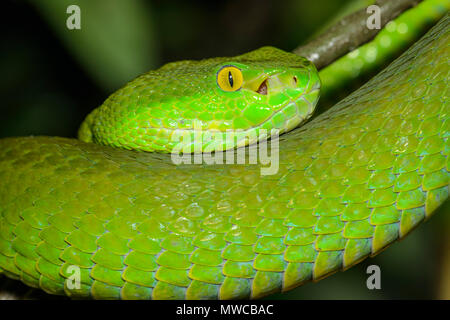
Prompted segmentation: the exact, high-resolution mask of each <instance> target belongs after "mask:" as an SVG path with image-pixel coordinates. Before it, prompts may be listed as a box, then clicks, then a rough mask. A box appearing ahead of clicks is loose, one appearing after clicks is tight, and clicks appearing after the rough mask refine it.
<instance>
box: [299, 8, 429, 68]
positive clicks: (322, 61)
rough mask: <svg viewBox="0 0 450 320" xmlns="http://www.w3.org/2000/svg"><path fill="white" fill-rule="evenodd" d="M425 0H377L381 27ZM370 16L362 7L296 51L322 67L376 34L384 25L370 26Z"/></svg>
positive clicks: (318, 66)
mask: <svg viewBox="0 0 450 320" xmlns="http://www.w3.org/2000/svg"><path fill="white" fill-rule="evenodd" d="M421 1H422V0H395V1H393V0H377V1H376V5H378V6H379V7H380V15H381V28H383V27H384V26H385V25H386V24H387V23H388V22H389V21H391V20H393V19H395V18H396V17H398V16H399V15H400V14H401V13H402V12H404V11H405V10H407V9H409V8H411V7H413V6H415V5H417V4H418V3H419V2H421ZM366 20H367V13H366V8H364V9H361V10H358V11H356V12H355V13H352V14H350V15H348V16H346V17H345V18H343V19H342V20H341V21H339V22H338V23H337V24H335V25H334V26H332V27H330V28H329V29H328V30H326V31H325V32H324V33H322V34H321V35H320V36H319V37H317V38H316V39H315V40H312V41H310V42H309V43H307V44H306V45H303V46H299V47H298V48H296V49H295V50H294V51H293V52H294V53H295V54H298V55H300V56H303V57H305V58H307V59H308V60H310V61H312V62H313V63H314V64H315V65H316V67H317V69H322V68H323V67H326V66H327V65H329V64H330V63H332V62H333V61H335V60H337V59H338V58H340V57H342V56H343V55H345V54H347V53H348V52H350V51H352V50H354V49H356V48H358V47H359V46H361V45H362V44H364V43H366V42H369V41H370V40H372V39H373V38H375V36H376V35H377V34H378V32H379V31H380V30H381V28H380V29H373V30H370V29H368V28H367V26H366Z"/></svg>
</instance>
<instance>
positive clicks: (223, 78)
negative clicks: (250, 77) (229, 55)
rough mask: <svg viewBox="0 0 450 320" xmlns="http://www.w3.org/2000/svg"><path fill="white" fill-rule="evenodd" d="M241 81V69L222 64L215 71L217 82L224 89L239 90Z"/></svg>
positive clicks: (242, 78) (242, 79)
mask: <svg viewBox="0 0 450 320" xmlns="http://www.w3.org/2000/svg"><path fill="white" fill-rule="evenodd" d="M243 81H244V77H243V76H242V72H241V70H239V69H238V68H236V67H234V66H224V67H222V69H220V70H219V72H217V84H218V85H219V87H220V89H222V90H224V91H236V90H239V89H240V88H241V86H242V82H243Z"/></svg>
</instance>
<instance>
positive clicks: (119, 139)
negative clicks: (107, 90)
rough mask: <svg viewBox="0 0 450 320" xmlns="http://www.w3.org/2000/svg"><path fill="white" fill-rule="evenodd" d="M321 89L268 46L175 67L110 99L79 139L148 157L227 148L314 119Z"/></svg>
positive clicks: (306, 64) (299, 65) (301, 64)
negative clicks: (150, 154) (153, 154)
mask: <svg viewBox="0 0 450 320" xmlns="http://www.w3.org/2000/svg"><path fill="white" fill-rule="evenodd" d="M319 89H320V80H319V77H318V74H317V70H316V68H315V67H314V65H313V64H312V63H311V62H310V61H308V60H306V59H305V58H302V57H300V56H297V55H295V54H292V53H287V52H284V51H282V50H279V49H276V48H273V47H263V48H260V49H257V50H254V51H251V52H249V53H246V54H243V55H240V56H236V57H228V58H226V57H225V58H212V59H205V60H200V61H180V62H173V63H168V64H166V65H164V66H163V67H161V68H160V69H158V70H155V71H150V72H148V73H146V74H143V75H141V76H140V77H138V78H136V79H134V80H133V81H131V82H129V83H128V84H126V85H125V86H124V87H123V88H121V89H119V90H118V91H116V92H115V93H113V94H112V95H111V96H110V97H109V98H108V99H107V100H106V101H105V102H104V103H103V104H102V105H101V106H100V107H98V108H97V109H95V110H94V111H93V112H92V113H91V114H90V115H89V116H88V117H87V119H86V120H85V121H84V122H83V124H82V126H81V128H80V131H79V137H80V139H81V140H84V141H88V142H96V143H99V144H103V145H111V146H114V147H119V148H124V149H135V150H142V151H149V152H153V151H156V152H172V151H174V150H175V149H177V148H178V150H181V149H182V150H181V151H187V150H190V152H192V151H196V152H197V151H218V150H225V149H230V148H234V147H239V146H244V145H248V144H251V143H254V142H257V141H259V140H260V139H262V138H266V137H267V135H265V133H268V135H269V136H270V130H271V129H277V130H279V134H281V133H283V132H287V131H289V130H292V129H293V128H295V127H297V126H298V125H299V124H301V123H302V122H304V121H305V120H306V119H308V118H309V117H310V116H311V115H312V113H313V111H314V107H315V105H316V103H317V100H318V97H319ZM199 138H201V139H199Z"/></svg>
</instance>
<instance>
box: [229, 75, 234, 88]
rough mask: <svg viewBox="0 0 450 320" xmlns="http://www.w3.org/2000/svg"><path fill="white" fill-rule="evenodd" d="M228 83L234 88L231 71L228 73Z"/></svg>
mask: <svg viewBox="0 0 450 320" xmlns="http://www.w3.org/2000/svg"><path fill="white" fill-rule="evenodd" d="M228 82H230V86H231V87H232V88H233V75H232V74H231V71H228Z"/></svg>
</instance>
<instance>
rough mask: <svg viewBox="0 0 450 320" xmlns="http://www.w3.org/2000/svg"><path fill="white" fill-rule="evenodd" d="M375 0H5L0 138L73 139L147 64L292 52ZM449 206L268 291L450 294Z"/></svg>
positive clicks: (291, 295)
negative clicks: (293, 283) (321, 275)
mask: <svg viewBox="0 0 450 320" xmlns="http://www.w3.org/2000/svg"><path fill="white" fill-rule="evenodd" d="M371 2H373V1H368V0H355V1H352V0H349V1H344V0H342V1H337V0H315V1H307V0H305V1H302V0H287V1H280V0H278V1H277V0H267V1H264V0H250V1H242V0H241V1H238V0H232V1H222V0H221V1H181V0H178V1H164V0H153V1H143V0H83V1H76V0H72V1H68V0H33V1H32V0H30V1H12V0H6V1H5V0H4V1H3V2H2V9H3V10H2V12H3V14H2V22H3V27H2V28H1V29H0V33H1V39H2V41H1V43H2V44H1V50H0V53H1V58H0V70H1V71H2V76H1V77H0V98H1V103H0V138H1V137H7V136H22V135H52V136H53V135H57V136H69V137H75V136H76V132H77V129H78V126H79V124H80V123H81V122H82V120H83V119H84V117H85V116H86V115H87V113H88V112H89V111H91V110H92V109H94V108H95V107H97V106H99V105H100V104H101V103H102V102H103V101H104V100H105V99H106V97H107V96H108V95H109V94H110V93H112V92H114V91H115V90H116V89H118V88H119V87H120V86H122V85H123V84H125V83H126V82H127V81H129V80H131V79H133V78H134V77H136V76H137V75H139V74H141V73H144V72H146V71H148V70H149V69H152V68H156V67H158V66H160V65H162V64H164V63H165V62H168V61H173V60H182V59H201V58H206V57H212V56H226V55H235V54H240V53H244V52H246V51H249V50H253V49H255V48H258V47H261V46H263V45H273V46H276V47H279V48H281V49H284V50H292V49H294V48H295V47H296V46H298V45H299V44H301V43H304V42H305V41H307V40H308V39H310V38H311V37H312V36H313V35H314V34H317V32H318V31H319V30H321V29H323V28H324V26H326V25H328V24H329V23H330V22H331V21H332V20H333V19H336V18H337V17H339V16H342V15H344V14H345V13H346V12H349V11H352V10H354V9H357V8H360V7H363V6H366V5H367V4H368V3H371ZM70 4H77V5H79V6H80V8H81V30H68V29H67V28H66V19H67V18H68V16H69V14H67V13H66V8H67V6H68V5H70ZM449 210H450V209H449V207H448V205H447V207H446V208H442V209H441V210H440V211H441V212H440V213H438V214H437V215H436V217H434V218H433V219H431V220H430V221H429V222H427V223H426V224H425V225H423V226H421V227H419V228H418V230H416V231H414V232H413V233H412V235H410V236H409V237H407V239H406V240H404V241H402V242H400V243H396V244H394V245H393V246H392V247H391V248H389V249H388V250H387V251H386V252H384V253H382V254H381V255H379V256H377V257H376V258H373V259H368V260H366V261H365V262H363V263H361V264H359V265H358V266H356V267H354V268H352V269H350V270H349V271H346V272H344V273H338V274H336V275H333V276H331V277H330V278H328V279H326V280H323V281H321V282H319V283H317V284H307V285H305V286H303V287H300V288H298V289H295V290H293V291H290V292H288V293H286V294H277V295H273V296H271V297H270V298H271V299H309V298H311V299H350V298H351V299H353V298H359V299H368V298H370V299H379V298H384V299H390V298H396V299H405V298H447V299H448V298H449V297H450V293H449V291H450V287H449V285H448V283H449V282H450V280H449V279H448V277H449V274H448V269H449V268H450V253H449V251H450V248H449V243H450V237H449V236H448V235H447V236H445V234H446V233H447V234H448V233H449V231H448V230H449V229H448V227H447V226H448V225H449V222H448V218H447V217H445V213H448V212H449ZM444 211H445V212H444ZM446 219H447V220H446ZM445 237H446V238H445ZM446 246H447V247H446ZM370 264H377V265H379V266H380V267H381V271H382V290H374V291H370V290H368V289H367V287H366V279H367V277H368V275H367V274H366V268H367V266H368V265H370ZM445 283H447V285H446V284H445Z"/></svg>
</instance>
